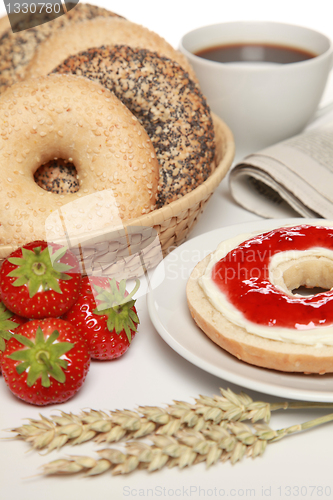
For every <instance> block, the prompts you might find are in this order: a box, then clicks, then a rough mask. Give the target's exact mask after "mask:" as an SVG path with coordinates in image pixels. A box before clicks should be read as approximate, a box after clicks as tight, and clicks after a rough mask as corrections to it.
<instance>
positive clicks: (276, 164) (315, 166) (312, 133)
mask: <svg viewBox="0 0 333 500" xmlns="http://www.w3.org/2000/svg"><path fill="white" fill-rule="evenodd" d="M229 185H230V190H231V193H232V196H233V197H234V199H235V200H236V201H237V202H238V203H239V204H240V205H241V206H243V207H244V208H246V209H247V210H250V211H251V212H254V213H256V214H258V215H261V216H263V217H266V218H280V217H291V216H296V217H299V216H302V217H323V218H324V219H333V117H332V115H331V121H330V122H329V123H324V124H321V125H319V126H315V127H311V128H309V129H307V130H306V131H305V132H303V133H302V134H300V135H297V136H294V137H292V138H290V139H287V140H286V141H283V142H280V143H278V144H276V145H274V146H270V147H268V148H266V149H263V150H262V151H260V152H258V153H255V154H250V155H248V156H246V157H245V158H244V159H243V160H242V161H241V162H239V163H238V164H237V165H235V167H234V168H233V169H232V170H231V172H230V176H229Z"/></svg>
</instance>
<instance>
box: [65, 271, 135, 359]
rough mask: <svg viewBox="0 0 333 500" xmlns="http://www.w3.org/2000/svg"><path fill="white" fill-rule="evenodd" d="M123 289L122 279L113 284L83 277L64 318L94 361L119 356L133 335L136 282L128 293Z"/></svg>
mask: <svg viewBox="0 0 333 500" xmlns="http://www.w3.org/2000/svg"><path fill="white" fill-rule="evenodd" d="M125 287H126V281H125V280H121V281H120V283H117V282H116V280H110V279H108V278H100V277H96V276H93V277H90V278H88V277H84V278H82V282H81V289H80V296H79V298H78V300H77V301H76V303H75V304H74V306H73V307H72V308H71V309H70V310H69V311H68V312H67V313H66V314H65V315H64V319H66V320H67V321H70V322H71V323H72V324H73V325H75V327H76V330H77V332H78V333H79V334H81V335H82V336H83V338H85V339H86V341H87V343H88V346H89V349H90V355H91V357H92V358H94V359H101V360H110V359H115V358H118V357H119V356H122V354H124V353H125V352H126V351H127V349H128V348H129V346H130V343H131V341H132V339H133V337H134V335H135V333H136V330H137V325H138V323H139V319H138V316H137V314H136V309H135V307H134V304H135V300H133V299H132V297H133V295H134V294H135V292H136V291H137V290H138V288H139V281H138V280H137V282H136V286H135V288H134V290H133V291H132V292H131V293H130V294H128V293H127V292H126V288H125ZM94 295H95V297H94Z"/></svg>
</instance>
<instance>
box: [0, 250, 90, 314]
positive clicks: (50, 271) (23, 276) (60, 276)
mask: <svg viewBox="0 0 333 500" xmlns="http://www.w3.org/2000/svg"><path fill="white" fill-rule="evenodd" d="M81 278H82V276H81V272H80V266H79V262H78V259H77V258H76V256H75V255H74V254H73V252H71V251H70V250H68V249H67V248H64V247H61V246H60V245H58V244H55V243H47V242H46V241H39V240H37V241H32V242H31V243H28V244H27V245H24V246H23V247H21V248H18V249H17V250H15V251H14V252H13V253H12V254H11V255H9V257H7V259H5V260H4V262H3V264H2V266H1V269H0V297H1V300H2V302H3V303H4V304H5V306H6V307H7V308H8V309H9V310H10V311H13V312H14V313H16V314H18V315H19V316H23V317H25V318H29V319H31V318H47V317H53V318H57V317H60V316H62V315H63V314H64V313H65V312H66V311H68V310H69V309H70V308H71V306H72V305H73V304H74V302H75V300H76V299H77V298H78V296H79V289H80V282H81Z"/></svg>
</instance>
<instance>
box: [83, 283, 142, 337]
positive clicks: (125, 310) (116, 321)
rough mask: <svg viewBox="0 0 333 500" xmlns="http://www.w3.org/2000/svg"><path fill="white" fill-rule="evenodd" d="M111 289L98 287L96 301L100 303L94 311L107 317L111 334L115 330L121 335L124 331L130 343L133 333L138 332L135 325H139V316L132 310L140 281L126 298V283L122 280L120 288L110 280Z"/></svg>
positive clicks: (95, 287) (96, 288)
mask: <svg viewBox="0 0 333 500" xmlns="http://www.w3.org/2000/svg"><path fill="white" fill-rule="evenodd" d="M109 285H110V289H109V290H108V289H105V288H101V287H99V286H97V285H95V286H94V289H95V290H96V292H97V296H96V297H95V300H96V301H98V306H97V308H96V309H95V310H94V311H93V312H94V314H97V315H99V316H103V315H105V316H107V327H108V330H109V331H110V332H112V331H113V330H115V332H116V334H117V335H119V334H120V333H121V332H122V331H123V330H124V331H125V333H126V336H127V338H128V341H129V342H131V340H132V331H136V325H135V323H136V324H137V323H139V318H138V316H137V314H136V313H135V312H134V310H133V309H132V308H133V306H134V304H135V300H133V299H132V297H133V296H134V294H135V293H136V292H137V290H138V289H139V286H140V281H139V280H136V283H135V287H134V289H133V290H132V291H131V293H130V294H128V295H127V296H126V281H125V280H121V281H120V283H119V287H118V286H117V282H116V280H109Z"/></svg>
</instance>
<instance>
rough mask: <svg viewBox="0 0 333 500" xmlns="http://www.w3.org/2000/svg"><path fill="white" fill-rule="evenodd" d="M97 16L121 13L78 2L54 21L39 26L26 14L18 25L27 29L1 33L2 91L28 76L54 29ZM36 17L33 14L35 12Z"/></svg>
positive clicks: (0, 74)
mask: <svg viewBox="0 0 333 500" xmlns="http://www.w3.org/2000/svg"><path fill="white" fill-rule="evenodd" d="M44 16H45V21H48V14H47V12H46V10H44ZM97 16H104V17H105V16H118V15H117V14H115V13H114V12H110V11H108V10H107V9H104V8H102V7H97V6H95V5H90V4H84V3H78V4H77V5H76V6H75V7H74V8H72V9H71V10H69V11H68V12H67V13H66V14H65V15H62V16H60V17H57V18H56V19H53V20H52V21H49V22H45V24H41V25H39V26H35V27H33V28H29V29H26V28H28V27H29V26H31V24H30V17H29V16H26V15H24V16H23V18H22V19H21V20H18V23H19V26H18V28H20V29H22V30H24V31H19V32H16V33H13V32H12V30H11V28H10V27H8V29H7V30H6V31H5V32H4V33H3V34H2V36H1V34H0V36H1V38H0V94H1V93H2V92H4V90H5V89H6V88H8V87H9V86H10V85H12V84H14V83H15V82H18V81H21V80H23V79H24V78H25V71H26V67H27V65H28V64H29V63H30V61H31V59H32V58H33V56H34V54H35V51H36V49H37V47H38V45H39V44H40V43H42V42H43V41H45V40H46V39H47V38H48V37H49V36H51V35H52V33H53V32H56V31H58V30H61V29H63V28H65V26H67V25H68V26H73V25H74V24H75V23H79V22H81V21H83V20H86V19H92V18H95V17H97ZM31 17H32V19H33V14H32V15H31Z"/></svg>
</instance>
